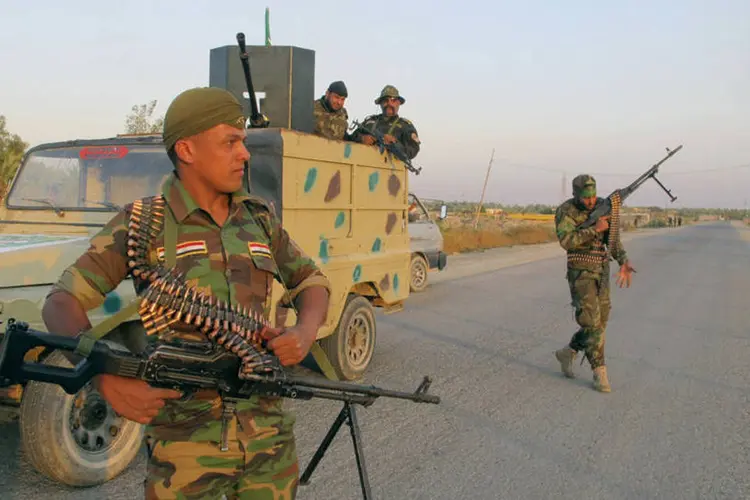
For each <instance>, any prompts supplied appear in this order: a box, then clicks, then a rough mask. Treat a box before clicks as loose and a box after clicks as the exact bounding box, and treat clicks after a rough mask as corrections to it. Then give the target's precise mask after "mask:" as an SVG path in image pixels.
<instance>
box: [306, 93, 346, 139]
mask: <svg viewBox="0 0 750 500" xmlns="http://www.w3.org/2000/svg"><path fill="white" fill-rule="evenodd" d="M325 99H326V98H325V97H321V98H320V99H317V100H316V101H315V103H314V104H313V113H314V115H315V130H314V131H313V133H314V134H317V135H322V136H323V137H327V138H328V139H336V140H339V141H341V140H344V139H346V137H347V134H346V130H347V129H348V128H349V114H348V113H347V112H346V108H341V109H340V110H338V111H332V110H331V109H330V108H329V107H328V104H326V102H325Z"/></svg>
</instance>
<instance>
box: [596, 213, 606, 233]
mask: <svg viewBox="0 0 750 500" xmlns="http://www.w3.org/2000/svg"><path fill="white" fill-rule="evenodd" d="M594 229H595V230H596V232H597V233H601V232H604V231H606V230H607V229H609V215H605V216H604V217H599V219H598V220H597V221H596V226H594Z"/></svg>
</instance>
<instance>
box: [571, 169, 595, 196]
mask: <svg viewBox="0 0 750 500" xmlns="http://www.w3.org/2000/svg"><path fill="white" fill-rule="evenodd" d="M573 196H575V197H576V198H579V199H580V198H590V197H592V196H596V181H595V180H594V178H593V177H591V176H590V175H587V174H581V175H579V176H578V177H576V178H575V179H573Z"/></svg>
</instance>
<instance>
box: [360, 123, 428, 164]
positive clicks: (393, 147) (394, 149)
mask: <svg viewBox="0 0 750 500" xmlns="http://www.w3.org/2000/svg"><path fill="white" fill-rule="evenodd" d="M350 130H352V131H353V132H352V135H354V133H356V132H357V131H358V130H359V131H361V133H363V134H367V135H371V136H373V137H374V138H375V143H376V144H377V145H378V148H379V150H380V152H381V153H382V152H383V151H388V152H389V153H391V154H392V155H393V156H395V157H396V158H398V159H399V160H401V161H402V162H404V165H406V168H407V169H409V170H410V171H412V172H414V173H415V174H416V175H419V173H420V172H421V171H422V167H415V166H414V164H412V162H411V159H410V158H409V157H408V156H406V152H405V151H404V148H403V146H402V145H401V144H399V143H398V142H394V143H392V144H386V142H385V138H384V134H383V133H382V132H380V131H378V130H377V129H376V128H375V127H374V126H373V127H372V128H367V127H365V126H364V125H363V124H362V123H360V122H359V121H357V120H354V121H353V122H352V125H351V126H350Z"/></svg>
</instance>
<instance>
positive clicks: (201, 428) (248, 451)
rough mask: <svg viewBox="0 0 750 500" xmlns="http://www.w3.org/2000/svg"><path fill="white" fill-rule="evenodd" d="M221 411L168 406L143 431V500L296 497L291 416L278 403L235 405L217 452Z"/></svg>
mask: <svg viewBox="0 0 750 500" xmlns="http://www.w3.org/2000/svg"><path fill="white" fill-rule="evenodd" d="M264 405H265V406H264ZM222 410H223V404H222V402H221V399H219V398H205V397H203V398H201V397H198V398H196V399H195V400H192V401H187V402H168V403H167V406H165V410H164V411H162V412H161V413H160V415H159V416H158V417H157V418H156V419H154V421H152V423H151V424H150V425H149V426H148V428H147V430H146V446H147V449H148V453H149V459H148V466H147V476H146V480H145V481H144V489H145V498H146V500H152V499H176V500H192V499H201V500H203V499H206V500H214V499H216V500H218V499H223V498H225V499H227V500H234V499H237V500H293V499H294V498H296V494H297V487H298V481H299V464H298V461H297V452H296V444H295V440H294V435H293V432H292V426H293V423H294V417H292V416H290V415H288V414H286V413H285V412H283V411H282V410H281V407H280V402H270V403H268V402H261V403H260V404H259V403H258V401H253V402H246V401H243V402H240V403H238V405H237V408H236V410H235V412H234V417H233V418H229V419H227V422H228V427H227V430H228V432H227V438H228V439H227V445H228V450H226V451H222V450H221V424H222V422H221V419H222Z"/></svg>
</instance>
